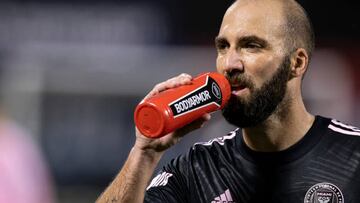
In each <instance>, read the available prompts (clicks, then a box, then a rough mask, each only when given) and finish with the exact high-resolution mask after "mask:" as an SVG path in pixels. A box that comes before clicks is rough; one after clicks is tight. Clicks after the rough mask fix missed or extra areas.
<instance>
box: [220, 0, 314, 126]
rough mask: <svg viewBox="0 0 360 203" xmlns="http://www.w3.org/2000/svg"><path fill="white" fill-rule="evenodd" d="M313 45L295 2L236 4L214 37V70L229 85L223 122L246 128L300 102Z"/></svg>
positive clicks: (247, 0)
mask: <svg viewBox="0 0 360 203" xmlns="http://www.w3.org/2000/svg"><path fill="white" fill-rule="evenodd" d="M313 44H314V37H313V31H312V29H311V25H310V22H309V20H308V18H307V16H306V14H305V12H304V10H303V9H302V8H301V6H300V5H299V4H297V3H296V2H295V1H292V0H238V1H236V2H235V3H234V4H233V5H232V6H231V7H230V8H229V9H228V10H227V12H226V13H225V15H224V18H223V22H222V25H221V28H220V31H219V35H218V36H217V38H216V48H217V51H218V57H217V69H218V71H219V72H220V73H223V74H224V75H225V76H227V77H228V79H229V81H230V83H231V85H232V98H231V99H230V102H229V104H228V106H227V107H226V108H225V109H224V111H223V114H224V116H225V118H226V119H227V120H228V121H229V122H230V123H232V124H235V125H237V126H239V127H251V126H254V125H257V124H259V123H261V122H262V121H264V120H265V119H266V118H268V117H269V116H270V115H271V114H272V113H273V112H275V110H276V109H277V108H279V107H281V106H286V105H284V104H283V103H284V101H286V102H289V101H290V100H299V99H301V91H300V89H301V79H302V77H303V75H304V73H305V72H306V70H307V67H308V63H309V58H310V55H311V53H312V51H313V47H314V45H313ZM284 98H286V99H284Z"/></svg>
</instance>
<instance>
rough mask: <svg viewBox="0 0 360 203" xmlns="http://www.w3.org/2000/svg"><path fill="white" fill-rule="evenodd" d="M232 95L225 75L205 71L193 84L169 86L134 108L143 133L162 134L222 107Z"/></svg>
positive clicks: (137, 124) (147, 134) (153, 136)
mask: <svg viewBox="0 0 360 203" xmlns="http://www.w3.org/2000/svg"><path fill="white" fill-rule="evenodd" d="M230 95H231V87H230V84H229V82H228V80H227V79H226V78H225V77H224V76H223V75H221V74H219V73H215V72H211V73H204V74H201V75H199V76H197V77H195V78H194V79H193V80H192V84H190V85H183V86H179V87H176V88H173V89H168V90H165V91H163V92H160V93H159V94H157V95H155V96H153V97H150V98H148V99H146V100H144V101H142V102H141V103H140V104H139V105H138V106H137V107H136V109H135V113H134V119H135V124H136V126H137V128H138V129H139V131H140V132H141V133H142V134H143V135H145V136H147V137H150V138H157V137H161V136H164V135H166V134H168V133H170V132H173V131H174V130H176V129H178V128H181V127H183V126H185V125H186V124H189V123H191V122H192V121H194V120H196V119H198V118H200V117H201V116H202V115H204V114H205V113H210V112H213V111H216V110H219V109H222V108H223V107H224V106H225V104H226V103H227V101H228V100H229V98H230Z"/></svg>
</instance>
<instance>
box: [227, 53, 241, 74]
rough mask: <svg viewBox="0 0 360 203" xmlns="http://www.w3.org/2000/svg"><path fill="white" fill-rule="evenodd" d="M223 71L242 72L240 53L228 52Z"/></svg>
mask: <svg viewBox="0 0 360 203" xmlns="http://www.w3.org/2000/svg"><path fill="white" fill-rule="evenodd" d="M224 65H225V66H224V71H225V72H231V71H233V70H236V71H240V72H243V71H244V63H243V60H242V57H241V55H240V53H238V52H237V51H236V50H229V52H228V53H227V55H226V58H225V64H224Z"/></svg>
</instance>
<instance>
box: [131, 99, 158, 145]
mask: <svg viewBox="0 0 360 203" xmlns="http://www.w3.org/2000/svg"><path fill="white" fill-rule="evenodd" d="M135 121H136V123H137V128H138V129H139V131H140V132H141V133H142V134H143V135H145V136H147V137H150V138H155V137H158V136H159V135H160V134H161V133H162V131H163V128H164V123H165V119H164V117H163V114H162V113H161V112H160V111H159V109H158V108H156V107H155V106H153V105H151V103H146V104H143V105H139V106H138V108H136V110H135Z"/></svg>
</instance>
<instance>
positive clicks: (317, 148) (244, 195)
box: [98, 0, 360, 203]
mask: <svg viewBox="0 0 360 203" xmlns="http://www.w3.org/2000/svg"><path fill="white" fill-rule="evenodd" d="M216 48H217V52H218V56H217V71H218V72H219V73H222V74H223V75H225V76H226V77H227V78H228V80H229V82H230V83H231V86H232V95H231V98H230V101H229V103H228V104H227V106H226V107H225V108H224V110H223V116H224V118H225V119H226V120H227V121H228V122H229V123H231V124H233V125H235V126H237V127H239V128H238V129H236V130H234V131H233V132H231V133H230V134H229V135H227V136H224V137H221V138H217V139H214V140H211V141H209V142H207V143H198V144H195V145H194V146H193V147H192V148H191V149H190V151H189V152H188V153H187V154H185V155H182V156H179V157H177V158H176V159H174V160H173V161H171V163H169V164H168V165H166V166H165V167H163V169H162V170H161V171H160V172H159V174H158V175H157V176H156V177H155V178H154V179H153V180H152V181H151V183H150V185H149V181H150V179H151V176H152V174H153V172H154V169H155V167H156V165H157V164H158V162H159V160H160V158H161V157H162V155H163V154H164V152H165V151H166V149H168V148H169V147H171V146H173V145H174V144H176V143H177V142H178V141H179V140H180V139H181V137H183V136H184V135H185V134H187V133H188V132H190V131H193V130H195V129H197V128H200V127H202V126H203V124H204V123H205V122H206V121H208V120H209V119H210V115H209V114H206V115H204V116H203V117H202V118H201V119H199V120H197V121H195V122H193V123H191V124H190V125H188V126H185V127H184V128H182V129H178V130H176V131H175V132H173V133H170V134H168V135H166V136H164V137H161V138H158V139H150V138H147V137H145V136H143V135H142V134H141V133H140V132H139V131H137V132H136V142H135V144H134V146H133V148H132V150H131V152H130V154H129V157H128V159H127V161H126V163H125V164H124V166H123V168H122V169H121V171H120V173H119V174H118V175H117V177H116V178H115V180H114V181H113V182H112V183H111V184H110V186H109V187H108V188H107V189H106V190H105V191H104V192H103V194H102V195H101V196H100V197H99V199H98V202H99V203H103V202H112V203H113V202H126V203H129V202H164V203H165V202H167V203H169V202H211V203H220V202H221V203H224V202H226V203H227V202H229V203H230V202H232V203H234V202H237V203H241V202H277V203H278V202H306V203H322V202H337V203H340V202H360V195H359V194H358V191H359V190H360V170H359V163H360V137H359V136H360V129H358V128H356V127H353V126H351V125H347V124H344V123H342V122H339V121H337V120H335V119H330V118H325V117H322V116H315V115H312V114H311V113H309V112H308V111H307V109H306V108H305V105H304V102H303V99H302V91H301V86H302V81H303V77H304V75H305V72H306V71H307V69H308V66H309V61H310V58H311V55H312V52H313V49H314V34H313V30H312V27H311V23H310V20H309V18H308V16H307V14H306V12H305V11H304V9H303V8H302V7H301V6H300V5H299V4H298V3H297V2H296V1H293V0H237V1H235V2H234V3H233V4H232V6H230V7H229V9H228V10H227V11H226V13H225V15H224V18H223V21H222V25H221V27H220V31H219V34H218V36H217V37H216ZM191 80H192V77H191V76H190V75H188V74H181V75H179V76H178V77H174V78H172V79H169V80H167V81H165V82H162V83H159V84H158V85H156V86H155V87H154V89H153V90H152V91H151V92H150V93H149V94H148V95H147V96H146V97H145V98H148V97H151V96H153V95H156V94H158V93H159V92H162V91H165V90H167V89H171V88H175V87H177V86H180V85H187V84H190V83H191Z"/></svg>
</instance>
